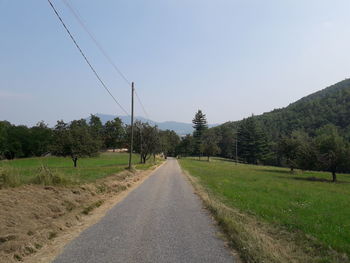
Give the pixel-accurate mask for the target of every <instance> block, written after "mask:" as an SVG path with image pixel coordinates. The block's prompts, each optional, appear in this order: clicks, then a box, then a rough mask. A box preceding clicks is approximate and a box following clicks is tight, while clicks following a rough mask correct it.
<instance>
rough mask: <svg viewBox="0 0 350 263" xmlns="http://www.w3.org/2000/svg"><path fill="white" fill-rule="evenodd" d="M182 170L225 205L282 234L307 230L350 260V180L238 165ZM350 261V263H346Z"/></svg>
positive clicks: (193, 165) (188, 161)
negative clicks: (333, 181) (272, 227)
mask: <svg viewBox="0 0 350 263" xmlns="http://www.w3.org/2000/svg"><path fill="white" fill-rule="evenodd" d="M180 164H181V166H182V168H183V169H184V170H186V171H188V172H189V173H190V174H191V175H192V176H194V177H195V178H198V179H199V180H198V182H199V183H200V184H201V185H202V186H204V188H205V189H207V191H208V192H209V193H211V194H212V195H214V196H216V197H217V198H219V199H220V200H221V201H222V202H223V203H224V204H225V205H227V206H229V207H235V208H238V209H239V210H240V211H242V212H244V213H246V214H249V215H252V216H254V217H256V218H257V219H258V220H262V221H264V222H267V223H268V224H271V225H273V226H276V227H281V229H282V228H283V229H287V230H288V231H298V230H300V231H302V232H303V233H305V234H307V236H309V237H312V238H313V239H316V240H317V242H320V244H322V245H324V247H329V246H330V247H331V248H333V249H334V250H336V251H338V252H340V253H346V254H347V255H348V256H349V255H350V176H349V175H341V174H339V175H338V180H339V182H338V183H330V182H327V180H330V178H331V176H330V174H329V173H321V172H303V173H302V172H301V171H297V172H296V173H294V174H291V173H290V171H289V170H288V169H284V168H277V167H267V166H255V165H244V164H238V165H236V164H235V163H233V162H231V161H229V160H222V159H218V158H216V159H214V158H213V160H212V161H211V162H209V163H208V162H206V161H199V160H197V159H194V158H184V159H181V160H180ZM344 262H345V261H344Z"/></svg>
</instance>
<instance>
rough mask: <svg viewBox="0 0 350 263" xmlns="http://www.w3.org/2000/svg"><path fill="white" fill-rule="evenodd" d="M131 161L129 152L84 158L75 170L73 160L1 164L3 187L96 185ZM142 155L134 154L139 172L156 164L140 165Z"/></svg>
mask: <svg viewBox="0 0 350 263" xmlns="http://www.w3.org/2000/svg"><path fill="white" fill-rule="evenodd" d="M128 161H129V155H128V154H126V153H111V152H108V153H101V154H100V155H99V156H98V157H93V158H80V159H79V160H78V167H77V168H74V167H73V162H72V160H71V159H70V158H63V157H51V156H50V157H37V158H25V159H15V160H11V161H7V160H3V161H0V188H1V187H16V186H19V185H22V184H30V183H33V184H42V185H69V184H81V183H89V182H94V181H96V180H97V179H100V178H103V177H106V176H109V175H112V174H116V173H119V172H121V171H123V170H124V169H125V168H126V167H127V165H128ZM138 162H139V155H137V154H134V155H133V165H134V166H136V169H139V170H145V169H148V168H150V167H151V166H152V165H154V164H155V163H154V162H153V161H150V162H148V163H146V164H138Z"/></svg>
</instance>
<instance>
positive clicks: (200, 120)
mask: <svg viewBox="0 0 350 263" xmlns="http://www.w3.org/2000/svg"><path fill="white" fill-rule="evenodd" d="M192 123H193V128H194V132H193V138H194V142H195V144H194V153H195V154H198V156H199V157H200V147H201V144H202V135H203V133H204V131H206V130H207V129H208V124H207V119H206V117H205V114H203V112H202V111H201V110H198V111H197V113H196V114H195V116H194V119H193V120H192Z"/></svg>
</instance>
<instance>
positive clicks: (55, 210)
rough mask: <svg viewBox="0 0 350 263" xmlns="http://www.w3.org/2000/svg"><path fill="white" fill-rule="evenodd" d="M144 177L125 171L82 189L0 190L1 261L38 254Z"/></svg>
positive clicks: (40, 187) (34, 187)
mask: <svg viewBox="0 0 350 263" xmlns="http://www.w3.org/2000/svg"><path fill="white" fill-rule="evenodd" d="M143 176H144V175H143V174H142V173H140V172H138V173H135V174H133V173H129V172H127V171H125V172H122V173H120V174H117V175H114V176H113V175H112V176H109V177H107V178H104V179H101V180H97V181H96V182H95V183H91V184H84V185H81V186H74V187H61V186H60V187H55V186H39V185H24V186H20V187H17V188H6V189H2V190H0V211H1V213H0V259H1V260H0V261H1V262H18V261H22V260H24V259H25V258H26V257H28V256H30V255H33V254H35V253H37V252H38V251H39V250H40V249H42V248H43V247H45V246H46V245H47V244H50V242H52V241H53V240H54V239H55V238H56V237H58V236H59V235H60V234H61V233H64V232H66V231H69V230H70V229H72V228H74V227H75V226H79V225H81V224H82V218H83V217H85V216H87V215H89V214H90V213H92V212H93V210H94V209H96V208H97V207H99V206H101V205H102V204H103V203H104V201H105V200H108V199H109V198H111V197H113V196H115V195H116V194H118V193H120V192H122V191H124V190H126V189H128V188H129V187H130V186H132V185H133V184H134V183H136V182H138V181H139V180H141V178H142V177H143Z"/></svg>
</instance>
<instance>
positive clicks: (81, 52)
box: [47, 0, 130, 116]
mask: <svg viewBox="0 0 350 263" xmlns="http://www.w3.org/2000/svg"><path fill="white" fill-rule="evenodd" d="M47 1H48V2H49V4H50V6H51V8H52V10H53V11H54V12H55V14H56V16H57V18H58V19H59V20H60V22H61V24H62V26H63V27H64V29H65V30H66V31H67V33H68V35H69V36H70V38H71V39H72V41H73V43H74V45H75V46H76V47H77V49H78V50H79V52H80V54H81V55H82V56H83V58H84V60H85V61H86V63H87V64H88V65H89V67H90V69H91V70H92V72H93V73H94V74H95V76H96V78H97V79H98V80H99V81H100V83H101V85H102V86H103V87H104V88H105V90H106V91H107V92H108V94H109V95H110V96H111V97H112V98H113V100H114V101H115V103H117V105H118V106H119V107H120V108H121V109H122V110H123V111H124V113H126V114H127V115H128V116H130V114H129V113H128V112H127V111H126V110H125V109H124V108H123V106H122V105H121V104H120V103H119V102H118V100H117V99H116V98H115V97H114V96H113V94H112V93H111V92H110V90H109V89H108V87H107V86H106V84H105V83H104V82H103V81H102V79H101V77H100V76H99V75H98V74H97V71H96V70H95V68H94V67H93V66H92V65H91V63H90V61H89V60H88V58H87V57H86V55H85V54H84V52H83V51H82V49H81V48H80V46H79V45H78V43H77V41H76V40H75V38H74V37H73V35H72V34H71V32H70V31H69V29H68V27H67V26H66V24H65V23H64V22H63V20H62V18H61V16H60V15H59V13H58V12H57V10H56V8H55V7H54V5H53V4H52V2H51V1H50V0H47Z"/></svg>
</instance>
